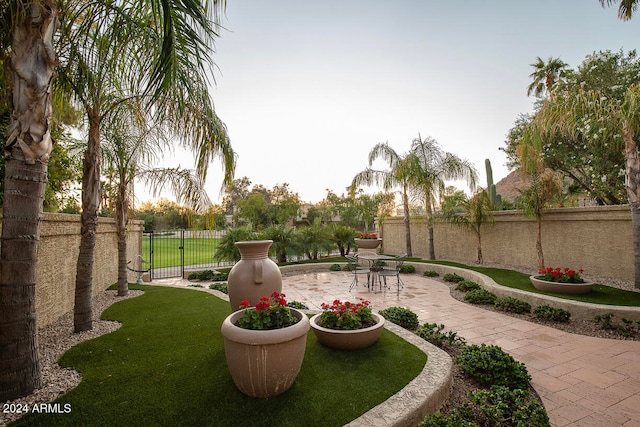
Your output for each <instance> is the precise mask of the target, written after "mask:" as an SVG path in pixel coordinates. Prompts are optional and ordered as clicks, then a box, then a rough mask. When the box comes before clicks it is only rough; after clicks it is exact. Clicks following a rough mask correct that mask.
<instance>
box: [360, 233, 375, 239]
mask: <svg viewBox="0 0 640 427" xmlns="http://www.w3.org/2000/svg"><path fill="white" fill-rule="evenodd" d="M360 238H361V239H377V238H378V235H377V234H376V233H360Z"/></svg>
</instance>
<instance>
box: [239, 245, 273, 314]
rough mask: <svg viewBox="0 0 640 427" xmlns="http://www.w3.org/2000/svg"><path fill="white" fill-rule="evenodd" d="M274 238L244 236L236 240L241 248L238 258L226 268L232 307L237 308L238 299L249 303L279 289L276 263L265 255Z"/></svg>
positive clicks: (255, 301)
mask: <svg viewBox="0 0 640 427" xmlns="http://www.w3.org/2000/svg"><path fill="white" fill-rule="evenodd" d="M272 243H273V240H246V241H241V242H236V243H235V245H236V246H237V247H238V249H239V250H240V257H241V259H240V261H238V262H237V263H236V264H235V265H234V266H233V268H232V269H231V271H230V272H229V279H228V288H229V303H230V304H231V310H232V311H237V310H239V309H240V301H242V300H249V301H250V302H251V304H252V305H253V304H255V303H257V302H258V300H259V299H260V297H263V296H267V297H268V296H270V295H271V294H272V293H273V292H274V291H276V292H281V291H282V273H280V268H279V267H278V264H276V263H275V262H273V261H272V260H270V259H269V258H268V256H267V255H268V254H269V247H270V246H271V244H272Z"/></svg>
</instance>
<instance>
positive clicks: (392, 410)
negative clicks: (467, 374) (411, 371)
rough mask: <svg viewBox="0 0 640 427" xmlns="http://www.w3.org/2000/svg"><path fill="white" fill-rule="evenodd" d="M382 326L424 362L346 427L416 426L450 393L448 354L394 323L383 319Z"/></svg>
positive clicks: (450, 381)
mask: <svg viewBox="0 0 640 427" xmlns="http://www.w3.org/2000/svg"><path fill="white" fill-rule="evenodd" d="M385 328H387V329H388V330H390V331H391V332H393V333H394V334H396V335H398V336H400V337H401V338H403V339H404V340H405V341H407V342H409V343H411V344H413V345H415V346H416V347H418V348H419V349H420V350H422V351H423V352H424V353H425V354H426V355H427V363H426V364H425V365H424V368H423V369H422V372H420V374H419V375H418V376H417V377H415V378H414V379H413V380H411V382H409V384H407V385H406V386H405V387H404V388H403V389H402V390H400V391H399V392H398V393H396V394H394V395H393V396H391V397H390V398H389V399H387V400H385V401H384V402H382V403H381V404H379V405H378V406H376V407H374V408H372V409H370V410H369V411H368V412H366V413H364V414H363V415H361V416H360V417H358V418H356V419H355V420H353V421H351V422H350V423H349V424H347V426H350V427H356V426H367V427H369V426H373V427H378V426H379V427H386V426H398V427H400V426H408V425H418V424H420V422H421V421H422V420H423V419H424V417H425V415H427V414H434V413H436V412H437V411H438V409H440V407H441V406H442V404H443V403H444V402H445V400H446V399H447V398H448V397H449V394H450V393H451V388H452V387H453V361H452V360H451V357H449V354H447V353H446V352H445V351H443V350H440V349H439V348H438V347H436V346H434V345H432V344H430V343H429V342H427V341H425V340H423V339H422V338H420V337H419V336H417V335H416V334H414V333H413V332H410V331H407V330H406V329H404V328H402V327H400V326H398V325H396V324H394V323H391V322H386V323H385Z"/></svg>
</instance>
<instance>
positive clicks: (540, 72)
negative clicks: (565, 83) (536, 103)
mask: <svg viewBox="0 0 640 427" xmlns="http://www.w3.org/2000/svg"><path fill="white" fill-rule="evenodd" d="M530 65H531V66H532V67H533V68H534V71H533V73H531V74H529V77H531V78H532V79H533V81H532V82H531V84H530V85H529V87H528V88H527V96H531V94H532V93H533V94H534V95H535V96H536V97H541V96H542V95H543V94H544V93H545V92H546V93H549V94H551V92H552V89H553V85H554V84H556V83H557V82H558V81H559V80H560V79H562V77H563V76H564V69H565V68H567V67H568V65H567V64H565V63H564V61H562V60H561V59H560V58H551V57H549V59H548V60H547V62H546V63H545V62H544V60H543V59H542V58H540V57H539V56H538V57H537V58H536V61H535V62H534V63H533V64H530Z"/></svg>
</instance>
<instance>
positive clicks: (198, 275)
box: [187, 270, 229, 282]
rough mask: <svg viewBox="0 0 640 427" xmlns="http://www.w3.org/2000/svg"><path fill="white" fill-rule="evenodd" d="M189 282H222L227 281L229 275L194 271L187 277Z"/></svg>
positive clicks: (209, 271) (217, 272) (211, 271)
mask: <svg viewBox="0 0 640 427" xmlns="http://www.w3.org/2000/svg"><path fill="white" fill-rule="evenodd" d="M187 279H189V280H213V281H214V282H222V281H223V280H228V279H229V273H221V272H219V271H213V270H204V271H194V272H193V273H191V274H189V276H187Z"/></svg>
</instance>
